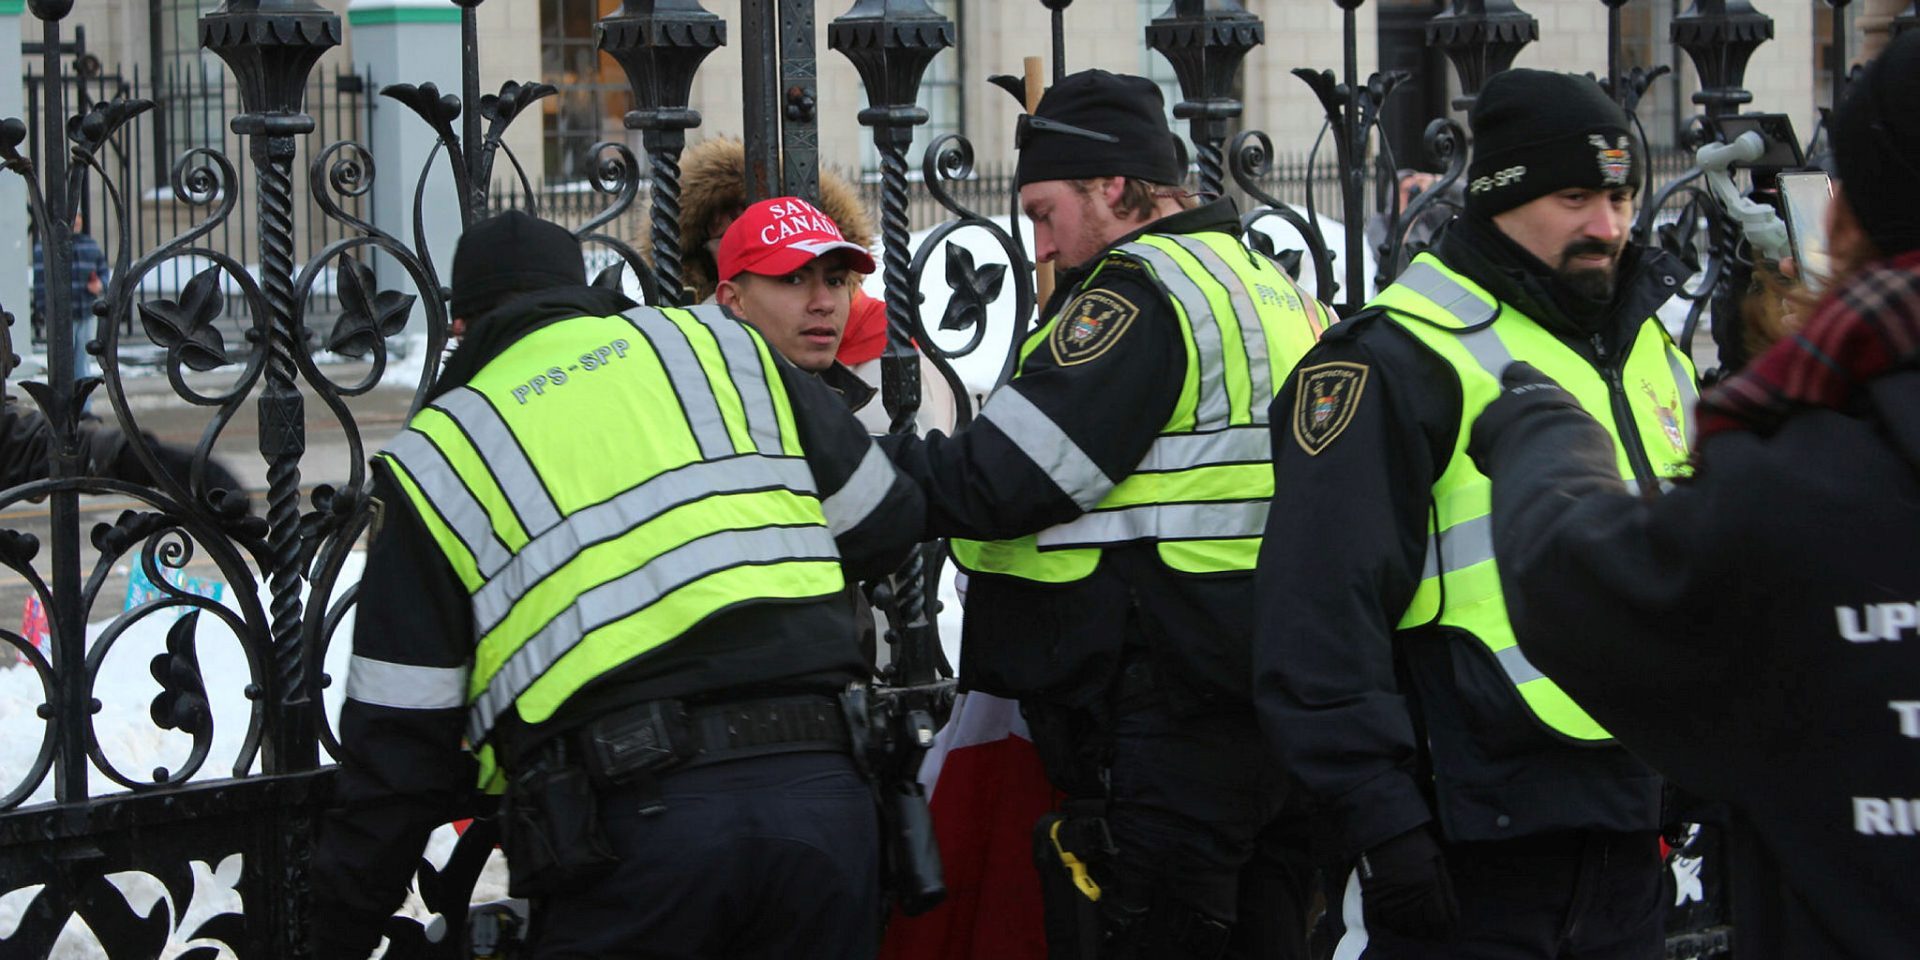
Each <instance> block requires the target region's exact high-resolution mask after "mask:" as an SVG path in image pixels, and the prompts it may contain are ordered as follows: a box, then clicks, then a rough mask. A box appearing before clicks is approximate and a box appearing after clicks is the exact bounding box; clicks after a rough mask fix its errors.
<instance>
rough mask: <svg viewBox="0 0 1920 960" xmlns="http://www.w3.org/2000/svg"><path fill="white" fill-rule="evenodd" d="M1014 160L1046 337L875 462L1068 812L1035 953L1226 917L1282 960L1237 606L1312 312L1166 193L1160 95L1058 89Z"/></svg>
mask: <svg viewBox="0 0 1920 960" xmlns="http://www.w3.org/2000/svg"><path fill="white" fill-rule="evenodd" d="M1016 140H1017V144H1018V146H1019V148H1020V158H1019V165H1018V169H1017V180H1018V182H1019V185H1020V202H1021V205H1022V207H1023V208H1024V209H1025V212H1026V214H1027V216H1028V217H1029V218H1031V219H1032V221H1033V227H1034V253H1035V256H1036V257H1037V258H1038V259H1040V260H1042V261H1047V260H1052V261H1055V262H1056V263H1057V264H1058V265H1059V266H1060V267H1062V268H1063V271H1062V275H1061V278H1060V285H1059V288H1058V290H1057V292H1056V293H1055V295H1054V297H1053V298H1052V300H1051V301H1050V302H1049V303H1047V304H1046V305H1045V307H1044V309H1043V312H1042V316H1043V317H1044V318H1045V323H1043V324H1042V325H1041V326H1040V328H1039V329H1038V330H1036V331H1035V332H1034V333H1033V334H1032V335H1031V336H1029V337H1028V338H1027V339H1026V340H1025V342H1023V343H1022V344H1020V346H1019V356H1020V359H1019V365H1018V368H1017V370H1016V371H1015V374H1014V377H1013V379H1012V381H1011V382H1009V383H1007V384H1006V385H1005V386H1003V387H1001V388H1000V389H998V390H997V391H995V392H994V394H993V395H992V396H991V397H989V398H988V400H987V402H986V404H985V407H984V409H983V411H982V413H981V416H980V419H979V420H977V421H976V422H975V423H974V424H973V425H972V426H970V427H969V428H968V429H966V430H963V431H960V432H959V433H958V434H956V435H954V436H951V437H947V436H943V435H940V434H932V435H929V436H928V437H927V438H926V439H925V440H924V441H918V440H915V439H913V438H900V437H890V438H886V439H885V440H883V441H882V442H883V444H885V445H887V446H888V447H889V452H891V453H894V454H895V455H896V457H897V461H898V462H899V463H900V465H901V466H902V469H903V470H905V471H906V472H907V473H908V474H909V475H910V476H912V477H913V478H914V479H915V480H916V481H918V482H919V483H920V484H921V485H922V486H923V487H924V488H925V489H926V492H927V496H928V531H929V533H931V534H933V535H940V536H951V537H954V538H956V539H955V540H954V541H953V544H952V549H953V555H954V558H955V559H956V561H957V562H958V563H959V565H960V566H961V567H962V568H963V569H965V570H966V571H967V572H968V573H969V574H970V575H971V580H970V586H969V592H968V597H967V611H966V620H965V627H964V632H963V637H962V646H961V668H960V675H961V678H962V682H963V684H964V685H965V686H967V687H968V688H969V689H975V690H983V691H986V692H988V693H992V694H995V695H997V696H1003V697H1014V698H1018V699H1019V700H1020V701H1021V706H1022V711H1023V713H1024V715H1025V717H1026V719H1027V721H1028V723H1029V726H1030V728H1031V729H1032V732H1033V737H1034V744H1035V746H1036V747H1038V749H1039V751H1040V753H1041V755H1042V760H1043V762H1044V763H1045V764H1046V766H1047V770H1048V775H1049V777H1050V778H1051V779H1052V781H1053V783H1054V785H1055V786H1057V787H1058V788H1059V789H1061V790H1062V791H1064V792H1065V793H1066V794H1067V796H1068V797H1069V800H1068V801H1067V803H1066V806H1065V807H1064V809H1063V811H1062V813H1063V814H1064V818H1048V819H1046V820H1043V821H1042V823H1041V825H1040V828H1039V830H1038V831H1037V836H1036V844H1037V847H1038V849H1039V854H1040V859H1041V860H1042V876H1043V881H1042V882H1043V887H1045V888H1046V889H1047V891H1048V894H1047V895H1048V903H1047V905H1046V906H1047V911H1046V913H1047V926H1048V938H1049V942H1050V945H1051V948H1052V954H1053V955H1054V956H1057V957H1082V956H1094V955H1096V951H1097V955H1099V956H1103V957H1122V956H1127V957H1131V956H1139V957H1166V958H1184V957H1215V956H1220V955H1221V954H1222V951H1223V950H1225V949H1226V948H1227V943H1228V939H1229V936H1230V933H1232V932H1234V928H1235V926H1236V924H1235V921H1236V917H1241V918H1243V919H1244V921H1245V922H1244V923H1242V924H1240V925H1239V928H1240V929H1239V930H1238V931H1237V932H1238V936H1239V940H1238V942H1237V944H1236V949H1235V953H1236V955H1258V956H1267V955H1282V956H1290V955H1296V954H1297V952H1298V951H1300V950H1301V949H1303V947H1302V944H1303V943H1304V935H1303V933H1302V931H1301V929H1300V928H1301V924H1302V920H1301V917H1300V916H1299V914H1300V913H1301V912H1303V907H1302V904H1303V903H1304V897H1303V895H1302V893H1301V891H1300V890H1298V889H1295V888H1292V887H1290V886H1289V885H1290V884H1293V885H1305V884H1306V883H1307V881H1306V880H1305V879H1304V878H1303V877H1302V876H1300V874H1299V872H1298V870H1297V869H1295V868H1294V866H1292V865H1279V866H1276V865H1275V863H1274V862H1273V859H1272V858H1270V857H1263V858H1262V859H1261V861H1260V862H1259V864H1258V865H1257V866H1256V867H1254V868H1252V869H1251V870H1250V871H1247V872H1249V873H1252V872H1260V873H1262V875H1263V876H1265V877H1267V880H1266V882H1265V884H1264V885H1261V886H1259V887H1257V888H1254V887H1248V886H1245V885H1243V884H1242V882H1241V879H1240V878H1241V876H1242V874H1243V870H1246V868H1248V864H1249V861H1250V860H1252V859H1253V858H1254V857H1255V854H1256V848H1259V847H1261V846H1262V845H1263V844H1265V845H1266V849H1268V850H1269V851H1271V850H1273V849H1275V848H1277V847H1278V846H1280V844H1279V843H1278V842H1277V841H1276V840H1275V831H1277V830H1278V829H1279V827H1278V826H1276V816H1277V814H1278V813H1279V812H1280V809H1281V805H1282V802H1283V799H1284V797H1285V790H1284V789H1283V786H1282V780H1281V776H1280V774H1279V771H1278V768H1277V767H1276V766H1275V765H1274V763H1273V762H1272V761H1271V760H1270V759H1269V758H1268V757H1267V756H1266V755H1265V753H1264V751H1263V750H1262V748H1261V745H1260V743H1259V738H1258V736H1257V731H1256V728H1255V724H1254V718H1253V713H1252V709H1251V703H1250V699H1249V694H1248V688H1247V677H1248V675H1249V672H1248V671H1249V667H1248V663H1249V655H1248V646H1249V643H1250V641H1251V638H1252V624H1251V623H1250V621H1249V619H1248V613H1249V611H1250V608H1251V589H1252V585H1253V584H1252V576H1251V571H1252V567H1253V561H1254V557H1255V554H1256V552H1257V550H1258V547H1259V542H1260V530H1261V526H1262V524H1263V522H1264V518H1265V513H1266V510H1267V501H1268V495H1269V493H1270V492H1271V491H1270V479H1271V478H1270V474H1269V471H1268V468H1267V460H1268V438H1267V431H1266V429H1265V426H1264V423H1263V421H1264V418H1265V416H1266V414H1265V410H1266V407H1267V403H1268V401H1269V400H1270V398H1271V397H1272V394H1273V387H1274V386H1275V385H1276V384H1278V383H1279V382H1280V381H1281V380H1282V379H1283V378H1284V377H1285V376H1286V373H1287V371H1288V370H1289V369H1291V368H1292V366H1293V363H1294V361H1295V360H1296V359H1297V358H1298V357H1299V356H1301V355H1302V354H1303V353H1304V352H1305V351H1306V348H1307V347H1308V345H1309V344H1311V343H1312V342H1313V339H1314V337H1315V336H1316V335H1317V334H1318V333H1319V331H1320V330H1321V329H1322V328H1323V327H1324V326H1325V325H1326V324H1327V322H1328V320H1329V317H1330V314H1329V313H1328V312H1327V311H1326V310H1325V309H1324V308H1322V307H1321V306H1320V305H1319V304H1317V303H1315V302H1314V301H1313V300H1312V299H1311V298H1309V297H1307V296H1305V295H1304V294H1302V293H1301V292H1300V290H1299V289H1298V288H1297V287H1296V286H1295V285H1294V284H1293V283H1292V282H1291V281H1290V280H1289V279H1288V278H1287V276H1286V275H1285V274H1283V273H1281V272H1280V271H1279V270H1277V269H1276V268H1275V267H1274V266H1273V264H1272V263H1270V262H1269V261H1267V260H1266V259H1265V258H1264V257H1262V256H1260V255H1259V254H1257V253H1254V252H1252V251H1250V250H1249V249H1248V248H1247V247H1246V246H1245V245H1244V244H1243V243H1242V242H1241V241H1240V238H1239V233H1240V228H1239V220H1238V217H1237V215H1236V213H1235V211H1234V207H1233V204H1232V203H1231V202H1230V201H1225V200H1221V201H1216V202H1213V203H1209V204H1206V205H1204V206H1197V207H1196V206H1193V204H1192V201H1191V200H1190V199H1189V198H1187V196H1186V195H1185V194H1183V193H1182V192H1181V191H1180V189H1179V188H1178V187H1177V186H1176V185H1177V184H1178V183H1179V182H1180V181H1181V180H1182V179H1183V178H1184V175H1185V171H1184V169H1183V168H1182V166H1181V164H1180V162H1179V160H1178V159H1177V153H1176V147H1175V142H1174V140H1173V137H1172V134H1171V133H1170V132H1169V131H1168V129H1167V125H1166V120H1165V115H1164V113H1163V112H1162V107H1161V98H1160V92H1159V89H1158V88H1157V87H1156V86H1155V85H1154V84H1153V83H1152V82H1150V81H1148V80H1146V79H1143V78H1140V77H1132V76H1121V75H1115V74H1111V73H1107V72H1105V71H1100V70H1089V71H1085V72H1082V73H1077V74H1074V75H1072V76H1069V77H1066V78H1065V79H1063V80H1061V81H1060V82H1059V83H1057V84H1055V85H1054V86H1053V87H1052V88H1051V89H1050V90H1048V91H1047V93H1046V95H1045V96H1044V97H1043V98H1042V99H1041V101H1040V104H1039V106H1038V108H1037V110H1036V112H1035V113H1034V115H1032V116H1028V117H1022V118H1021V120H1020V126H1019V129H1018V134H1017V138H1016ZM1274 887H1278V889H1273V888H1274ZM1096 896H1097V897H1098V900H1097V901H1095V900H1094V899H1092V898H1094V897H1096ZM1082 914H1086V915H1088V916H1087V917H1086V922H1085V925H1084V926H1081V927H1076V924H1079V923H1081V919H1082V918H1081V917H1080V915H1082Z"/></svg>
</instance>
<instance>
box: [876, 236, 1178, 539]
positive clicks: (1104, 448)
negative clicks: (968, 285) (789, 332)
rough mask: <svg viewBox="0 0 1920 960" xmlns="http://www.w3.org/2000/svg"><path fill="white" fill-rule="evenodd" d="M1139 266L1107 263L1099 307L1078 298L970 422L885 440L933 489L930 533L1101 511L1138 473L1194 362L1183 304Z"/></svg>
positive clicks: (1035, 528) (1011, 527) (992, 534)
mask: <svg viewBox="0 0 1920 960" xmlns="http://www.w3.org/2000/svg"><path fill="white" fill-rule="evenodd" d="M1139 269H1140V268H1138V267H1121V266H1115V265H1109V266H1108V267H1106V268H1103V272H1102V274H1101V275H1100V276H1101V278H1102V281H1103V285H1102V286H1101V287H1100V288H1099V289H1098V291H1097V292H1098V294H1099V296H1098V298H1097V299H1098V302H1099V304H1101V307H1100V310H1099V311H1098V312H1094V311H1093V309H1092V307H1091V306H1076V304H1079V303H1080V300H1079V299H1076V300H1073V301H1069V302H1068V303H1067V305H1066V306H1064V307H1062V308H1060V316H1061V317H1062V320H1061V321H1060V322H1056V323H1054V324H1053V325H1052V326H1051V327H1050V328H1043V329H1042V330H1041V331H1040V332H1038V333H1036V334H1034V336H1033V339H1030V340H1029V341H1028V343H1027V348H1028V349H1025V351H1024V352H1025V357H1024V358H1023V359H1022V360H1021V364H1020V372H1019V376H1017V377H1015V378H1014V379H1013V380H1012V381H1010V382H1009V383H1006V384H1004V385H1002V386H1001V387H1000V388H999V389H997V390H995V391H994V392H993V394H992V395H990V396H989V397H987V402H986V404H985V405H984V406H983V407H982V409H981V413H980V416H979V418H978V419H976V420H975V421H974V422H973V423H972V424H971V425H970V426H968V427H967V429H965V430H962V431H960V432H958V433H956V434H954V435H953V436H945V435H942V434H940V433H938V432H935V433H931V434H928V435H927V436H926V437H925V438H924V439H921V438H913V437H899V436H892V437H885V438H882V440H881V444H882V445H883V446H885V447H886V448H887V452H888V454H889V455H891V456H893V458H894V461H895V462H896V463H898V464H899V465H900V469H901V470H903V471H905V472H906V474H907V475H908V476H910V477H912V478H913V480H914V482H915V483H917V484H919V485H920V486H921V487H922V488H923V489H924V490H925V491H926V494H927V524H928V532H929V533H931V534H933V535H935V536H942V537H967V538H970V539H976V540H1003V539H1010V538H1014V537H1021V536H1025V535H1027V534H1030V533H1037V532H1039V531H1041V530H1044V529H1046V528H1047V527H1050V526H1053V525H1054V524H1058V523H1065V522H1067V521H1069V520H1072V519H1074V518H1075V517H1078V516H1079V515H1080V514H1082V513H1084V512H1086V511H1087V510H1090V509H1092V508H1093V507H1094V506H1095V505H1097V504H1099V503H1100V501H1101V500H1102V499H1103V498H1104V497H1105V496H1106V495H1107V493H1108V491H1110V490H1112V489H1113V487H1114V485H1115V484H1116V483H1118V482H1119V481H1120V480H1122V479H1125V478H1126V477H1127V476H1128V475H1129V474H1131V473H1133V471H1134V468H1135V467H1136V466H1138V465H1139V463H1140V460H1141V458H1142V457H1144V456H1145V455H1146V453H1147V450H1148V449H1149V448H1150V447H1152V445H1153V442H1154V440H1155V439H1156V438H1157V437H1158V436H1159V435H1160V431H1161V429H1162V428H1163V427H1165V426H1166V424H1167V421H1168V420H1169V419H1171V417H1172V415H1173V410H1174V405H1175V404H1176V402H1177V401H1178V400H1179V396H1180V388H1181V381H1182V378H1183V377H1184V375H1185V370H1186V354H1185V348H1184V347H1183V346H1182V344H1181V339H1180V335H1179V333H1178V330H1179V327H1178V321H1177V320H1176V319H1175V318H1174V316H1173V314H1172V310H1173V308H1172V306H1171V305H1170V304H1169V303H1168V301H1167V299H1166V296H1165V294H1162V293H1160V292H1158V290H1157V289H1156V288H1154V287H1153V286H1152V285H1151V283H1150V282H1149V281H1148V280H1147V279H1146V278H1145V277H1144V276H1141V275H1139V274H1138V272H1137V271H1138V270H1139ZM1128 270H1132V271H1135V272H1133V273H1127V272H1126V271H1128ZM1085 296H1086V294H1083V295H1082V297H1085ZM1069 317H1079V318H1080V319H1081V320H1082V321H1083V322H1080V323H1078V324H1074V323H1067V322H1065V318H1069Z"/></svg>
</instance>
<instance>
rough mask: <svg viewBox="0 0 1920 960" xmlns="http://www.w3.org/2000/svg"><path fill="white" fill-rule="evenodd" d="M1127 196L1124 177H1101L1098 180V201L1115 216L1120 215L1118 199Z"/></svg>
mask: <svg viewBox="0 0 1920 960" xmlns="http://www.w3.org/2000/svg"><path fill="white" fill-rule="evenodd" d="M1126 194H1127V178H1126V177H1103V178H1101V180H1100V200H1101V202H1102V203H1104V204H1106V206H1107V209H1108V210H1111V211H1113V214H1114V215H1115V216H1119V214H1120V198H1121V197H1124V196H1126Z"/></svg>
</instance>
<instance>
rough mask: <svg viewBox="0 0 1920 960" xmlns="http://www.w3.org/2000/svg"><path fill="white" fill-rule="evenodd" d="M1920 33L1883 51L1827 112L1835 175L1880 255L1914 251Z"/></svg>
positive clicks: (1919, 230)
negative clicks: (1916, 95) (1833, 108)
mask: <svg viewBox="0 0 1920 960" xmlns="http://www.w3.org/2000/svg"><path fill="white" fill-rule="evenodd" d="M1915 92H1920V32H1912V31H1909V32H1908V33H1906V34H1903V35H1901V37H1900V38H1899V39H1897V40H1894V41H1893V42H1891V43H1889V44H1887V46H1886V49H1885V50H1882V51H1881V53H1880V56H1878V57H1875V58H1874V60H1873V62H1872V63H1869V64H1867V68H1866V70H1864V71H1862V72H1861V74H1860V76H1859V77H1857V78H1855V79H1854V81H1853V83H1851V84H1849V85H1848V86H1847V93H1846V96H1845V97H1843V98H1842V99H1841V101H1840V107H1839V109H1837V110H1835V111H1834V112H1833V119H1832V121H1831V122H1832V126H1831V128H1830V135H1831V136H1832V139H1833V165H1834V173H1835V175H1836V176H1838V177H1839V178H1840V184H1841V186H1843V187H1845V188H1846V196H1847V206H1848V207H1850V208H1852V210H1853V215H1854V217H1855V218H1856V219H1858V220H1859V221H1860V226H1861V228H1862V229H1864V230H1866V232H1867V236H1868V237H1869V238H1871V239H1872V240H1873V245H1874V246H1875V247H1877V248H1878V249H1879V250H1880V252H1881V253H1883V254H1885V255H1887V256H1890V257H1891V256H1894V255H1896V254H1901V253H1905V252H1907V251H1909V250H1913V249H1920V109H1917V108H1915V106H1914V105H1913V96H1914V94H1915Z"/></svg>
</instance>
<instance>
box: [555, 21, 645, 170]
mask: <svg viewBox="0 0 1920 960" xmlns="http://www.w3.org/2000/svg"><path fill="white" fill-rule="evenodd" d="M618 6H619V0H540V79H541V80H544V81H546V82H547V83H551V84H553V85H554V86H556V87H558V88H560V92H559V93H558V94H555V95H554V96H551V97H547V98H546V99H544V100H541V101H540V104H541V111H542V115H543V129H544V141H543V144H542V145H543V147H544V156H543V163H544V165H545V166H544V168H543V169H545V171H546V178H547V181H548V182H549V183H556V182H557V183H567V182H574V181H580V180H586V179H587V178H588V177H589V176H591V171H592V163H593V145H594V144H596V143H599V142H600V141H602V140H625V139H627V130H626V127H625V125H624V124H623V122H622V118H623V117H625V116H626V113H627V110H628V109H629V107H630V105H631V100H632V94H631V92H630V91H629V90H628V89H627V78H626V75H625V74H624V73H622V72H621V70H620V67H619V66H618V65H617V64H615V63H614V62H613V60H612V59H611V58H609V57H602V56H601V55H600V51H599V50H597V49H595V48H594V45H593V24H594V22H595V21H597V20H599V19H600V18H601V17H604V16H606V15H608V14H610V13H612V12H613V11H614V9H615V8H616V7H618Z"/></svg>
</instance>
